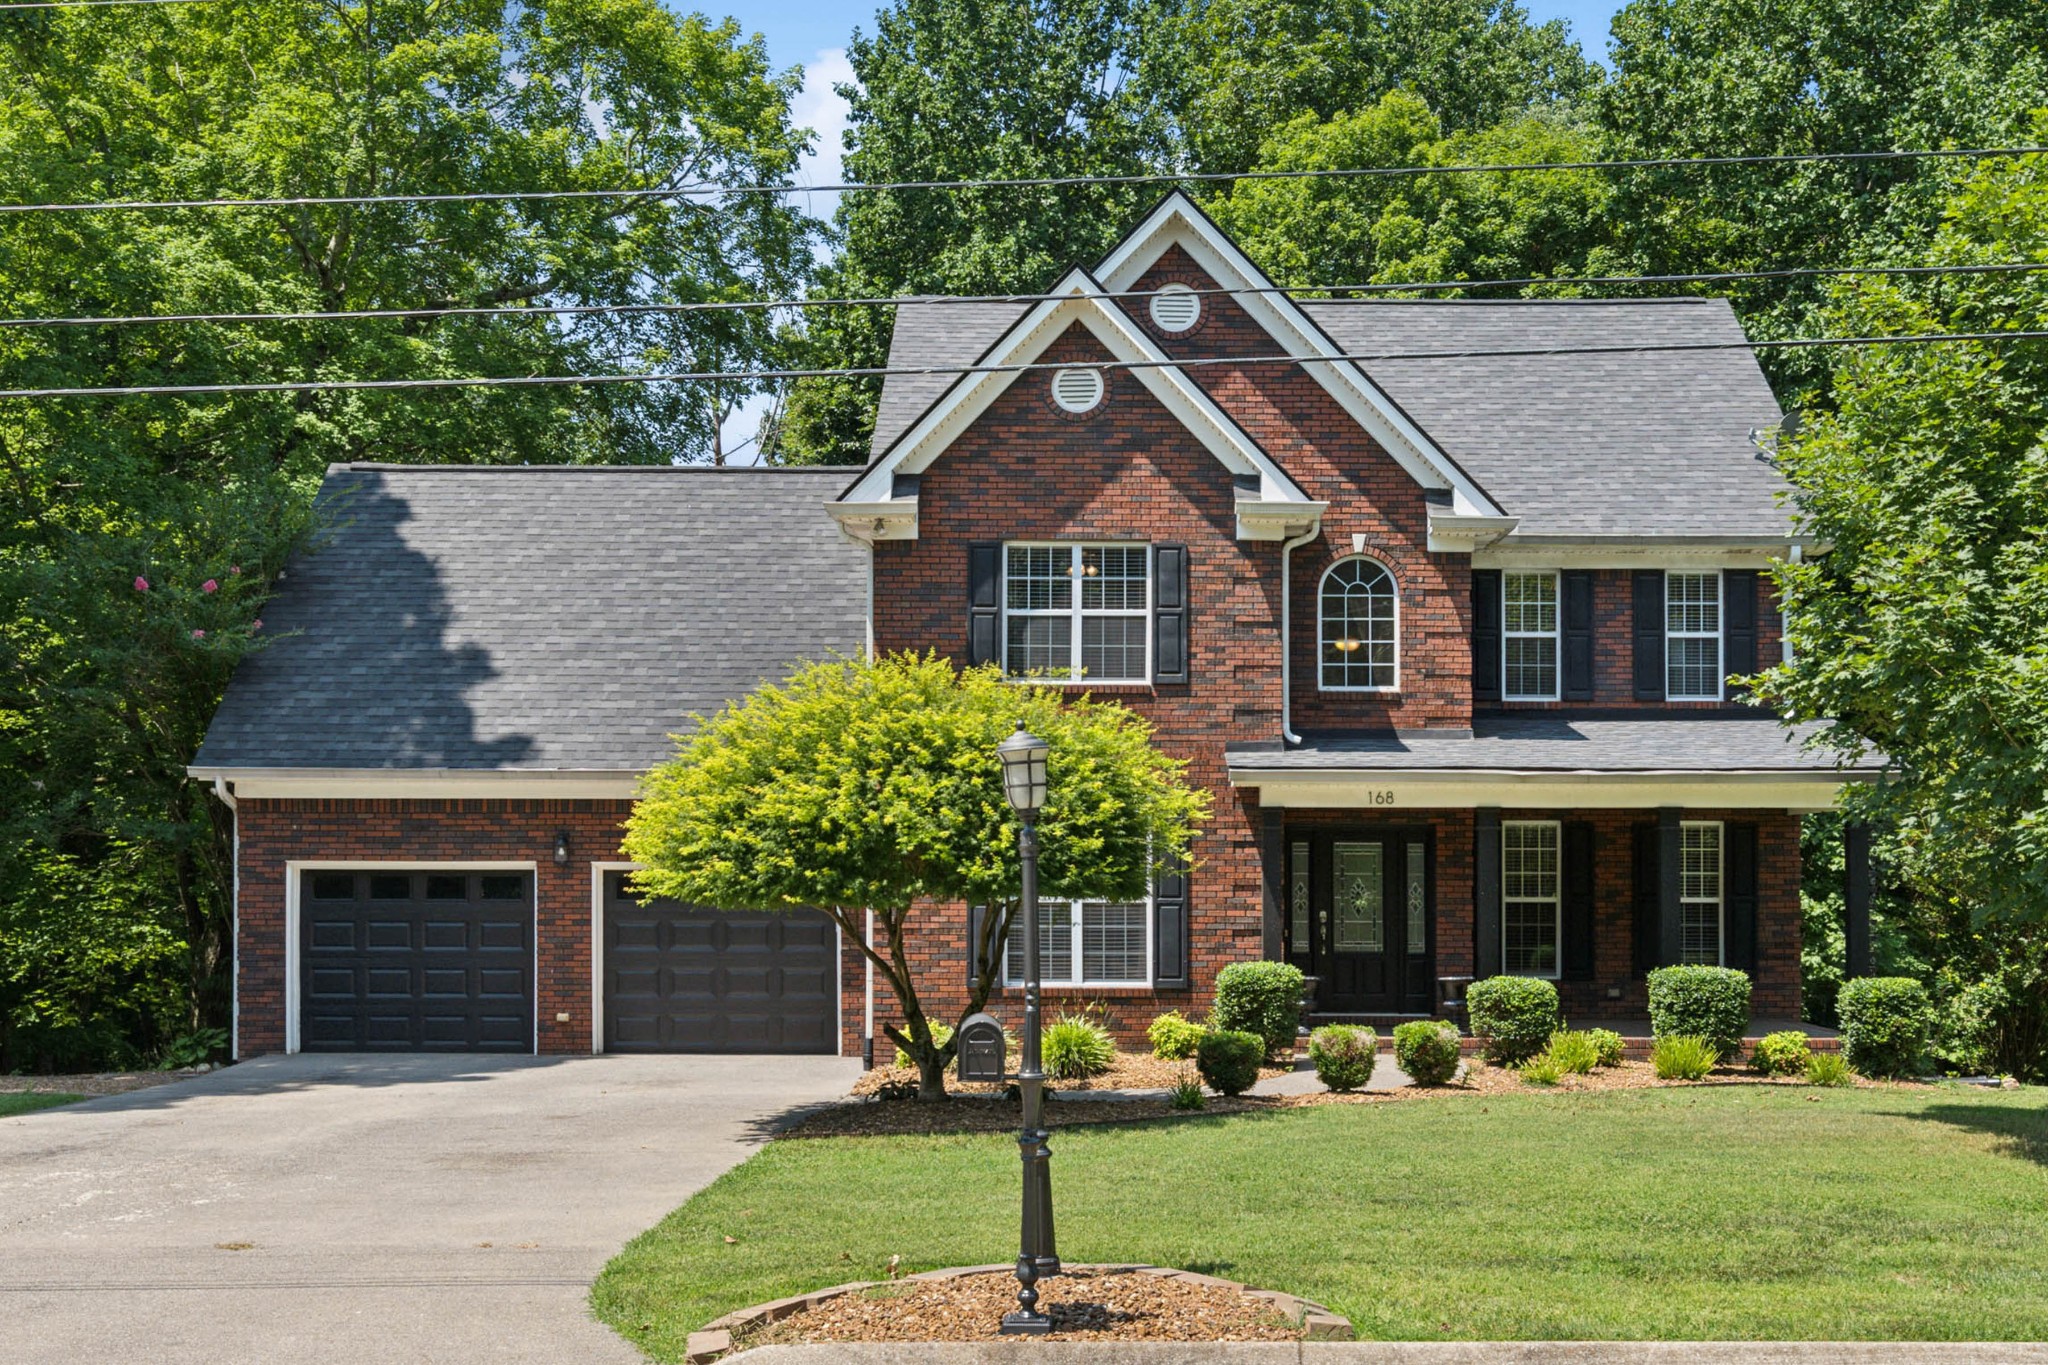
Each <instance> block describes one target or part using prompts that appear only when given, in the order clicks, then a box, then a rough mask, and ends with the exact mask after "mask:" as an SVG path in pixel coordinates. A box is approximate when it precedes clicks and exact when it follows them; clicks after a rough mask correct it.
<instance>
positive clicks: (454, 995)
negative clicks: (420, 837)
mask: <svg viewBox="0 0 2048 1365" xmlns="http://www.w3.org/2000/svg"><path fill="white" fill-rule="evenodd" d="M533 930H534V913H533V877H532V875H531V874H530V873H526V872H475V871H456V870H449V871H434V870H432V869H421V870H367V871H365V870H329V871H319V870H313V871H306V872H302V873H300V884H299V1046H300V1047H301V1048H302V1049H304V1050H305V1051H308V1052H531V1051H533V1046H534V1031H533V980H534V952H533V937H534V933H533Z"/></svg>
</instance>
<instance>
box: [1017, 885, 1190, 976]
mask: <svg viewBox="0 0 2048 1365" xmlns="http://www.w3.org/2000/svg"><path fill="white" fill-rule="evenodd" d="M1140 904H1142V905H1143V906H1144V907H1145V975H1144V978H1143V979H1142V980H1139V979H1132V980H1127V981H1126V980H1115V979H1111V980H1106V981H1105V980H1090V979H1083V978H1073V979H1069V980H1060V981H1055V980H1053V979H1052V978H1050V977H1046V976H1040V978H1039V985H1041V986H1044V987H1058V988H1059V989H1061V990H1150V989H1151V988H1152V979H1153V969H1154V968H1155V967H1156V966H1157V965H1158V964H1157V961H1156V957H1157V953H1156V950H1155V947H1154V945H1153V942H1152V937H1153V934H1154V932H1155V931H1156V929H1157V926H1158V915H1157V914H1156V913H1155V912H1154V910H1153V906H1152V896H1151V893H1150V892H1147V893H1146V894H1145V895H1143V896H1140V897H1138V898H1136V899H1134V900H1128V901H1079V900H1064V899H1060V900H1045V899H1041V900H1040V901H1039V902H1038V913H1039V915H1040V917H1041V918H1042V917H1043V916H1044V915H1045V913H1046V912H1047V911H1048V910H1055V909H1057V908H1058V907H1060V906H1065V907H1066V910H1067V915H1068V917H1069V918H1068V923H1069V924H1070V925H1071V926H1072V927H1073V935H1074V936H1073V939H1072V942H1073V945H1074V951H1073V959H1074V968H1075V970H1077V971H1078V970H1079V969H1080V967H1081V964H1082V963H1083V961H1085V957H1084V955H1083V953H1082V951H1081V907H1082V906H1083V905H1140ZM1023 922H1024V912H1023V910H1021V909H1020V910H1018V911H1017V913H1016V916H1015V917H1014V918H1013V919H1012V920H1011V922H1010V927H1011V928H1012V929H1016V928H1017V927H1018V926H1019V925H1021V924H1022V923H1023ZM1043 927H1044V926H1043V925H1042V924H1041V925H1040V928H1041V929H1043ZM1042 965H1043V964H1042V963H1041V966H1042ZM1002 982H1003V985H1004V986H1005V987H1021V986H1022V985H1023V984H1024V977H1023V974H1022V968H1021V966H1020V968H1019V971H1018V973H1017V974H1015V975H1012V973H1011V971H1010V939H1009V935H1007V934H1006V935H1004V936H1003V975H1002Z"/></svg>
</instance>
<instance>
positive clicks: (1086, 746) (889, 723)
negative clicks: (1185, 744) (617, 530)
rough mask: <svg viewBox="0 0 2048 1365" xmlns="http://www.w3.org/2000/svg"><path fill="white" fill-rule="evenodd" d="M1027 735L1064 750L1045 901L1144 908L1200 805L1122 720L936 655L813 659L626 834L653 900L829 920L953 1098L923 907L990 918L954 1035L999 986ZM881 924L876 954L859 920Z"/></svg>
mask: <svg viewBox="0 0 2048 1365" xmlns="http://www.w3.org/2000/svg"><path fill="white" fill-rule="evenodd" d="M1020 721H1021V722H1022V723H1023V724H1024V725H1025V726H1026V727H1028V728H1029V729H1030V730H1031V731H1032V732H1033V733H1034V734H1037V735H1038V736H1040V737H1041V738H1043V739H1045V740H1046V741H1047V742H1048V743H1050V744H1051V746H1052V755H1051V758H1050V759H1049V761H1048V765H1047V776H1048V779H1049V783H1050V791H1049V793H1048V796H1047V800H1046V805H1045V809H1044V810H1043V811H1042V812H1041V813H1040V814H1039V817H1038V831H1039V845H1040V850H1041V852H1040V856H1039V886H1040V888H1041V892H1042V894H1044V895H1046V896H1048V897H1062V898H1073V899H1087V900H1134V899H1137V898H1139V897H1141V896H1143V895H1144V894H1145V892H1146V890H1147V886H1148V883H1149V881H1150V877H1151V874H1152V871H1153V869H1154V868H1156V867H1158V866H1161V865H1162V864H1164V863H1166V862H1168V861H1169V860H1175V859H1179V858H1182V857H1184V856H1185V855H1186V852H1187V847H1188V841H1189V839H1190V837H1191V836H1192V834H1193V832H1194V828H1195V825H1196V824H1197V823H1198V822H1199V821H1201V820H1202V819H1204V818H1206V816H1207V813H1208V795H1207V793H1205V792H1201V791H1198V790H1195V789H1192V788H1190V787H1189V786H1188V785H1187V784H1186V782H1185V781H1184V779H1183V772H1184V770H1185V768H1186V763H1185V762H1184V761H1183V760H1180V759H1175V758H1171V757H1168V756H1167V755H1166V754H1163V753H1161V752H1160V751H1159V750H1158V749H1156V748H1155V747H1153V744H1152V727H1151V726H1150V725H1149V724H1147V723H1146V721H1145V720H1144V719H1143V718H1141V717H1140V716H1138V715H1137V714H1135V713H1134V712H1131V711H1128V710H1125V709H1124V708H1123V707H1121V706H1118V705H1115V704H1112V703H1107V702H1095V701H1091V700H1089V699H1087V698H1086V697H1081V698H1078V699H1073V700H1069V699H1067V698H1065V697H1063V696H1062V695H1061V694H1060V693H1059V692H1057V691H1054V690H1052V689H1050V688H1042V687H1033V686H1028V685H1019V684H1016V683H1012V682H1008V681H1005V680H1004V678H1003V677H1002V675H1001V674H1000V673H999V672H998V671H997V670H996V669H994V668H975V669H968V670H966V671H964V672H959V671H956V670H955V668H954V666H953V665H952V664H951V663H949V662H947V661H946V660H944V659H941V658H939V657H937V656H936V655H923V656H920V655H915V654H908V653H905V654H899V655H893V656H889V657H885V658H882V659H879V660H876V661H873V662H867V661H860V660H841V661H836V662H830V663H821V664H815V665H812V666H810V667H808V668H806V669H804V670H803V671H801V672H799V673H798V674H797V675H796V676H795V677H793V678H791V679H790V680H789V681H788V682H787V683H784V684H782V685H780V686H765V687H762V688H761V689H760V690H759V691H757V692H755V693H754V694H753V695H751V696H749V697H747V698H745V699H744V700H741V701H738V702H734V703H732V704H731V705H729V706H727V707H726V708H725V710H723V711H721V712H720V713H719V714H718V715H716V716H714V717H712V718H710V719H708V720H705V721H703V722H702V723H701V725H700V726H699V727H698V729H697V730H696V732H695V733H694V734H691V735H689V736H687V737H685V738H682V739H681V740H680V742H679V743H680V747H679V751H678V753H677V755H676V757H675V758H673V759H671V760H670V761H669V762H667V763H664V764H662V765H660V766H659V767H657V768H655V769H654V770H653V771H652V772H650V773H649V774H648V775H647V778H646V780H645V781H644V783H643V784H642V787H641V794H640V799H639V800H638V802H636V803H635V805H634V807H633V813H632V815H631V817H630V818H629V819H628V820H627V822H626V840H625V847H626V852H627V855H628V856H629V857H631V858H633V859H634V860H635V861H636V862H639V863H641V864H643V870H642V871H640V872H639V873H637V874H636V875H635V879H634V880H635V883H636V886H637V888H638V889H639V890H640V891H641V892H643V893H645V894H648V895H656V896H673V897H675V898H677V899H679V900H684V901H690V902H693V903H696V904H700V905H710V906H715V907H718V908H720V909H733V910H738V909H766V910H792V909H799V908H816V909H820V910H823V911H824V912H825V913H826V914H827V915H829V916H830V917H831V918H832V919H833V921H834V922H835V923H837V924H838V926H839V928H840V931H841V932H842V933H843V934H844V935H845V937H846V941H847V942H849V943H853V944H856V945H858V946H859V948H860V950H861V953H862V954H863V955H864V956H865V957H866V958H867V959H868V961H869V962H871V963H873V964H874V968H875V971H876V972H877V973H878V974H879V975H880V976H881V978H882V980H883V981H884V982H886V983H887V984H888V987H889V989H890V990H891V991H892V992H893V993H894V994H895V997H896V1003H897V1006H898V1008H899V1010H900V1011H901V1013H902V1016H903V1023H902V1025H901V1026H900V1027H899V1026H897V1025H894V1024H891V1025H887V1026H885V1028H884V1030H883V1031H884V1032H885V1033H886V1034H887V1035H888V1036H889V1037H890V1038H891V1039H893V1040H894V1041H895V1042H896V1044H897V1045H898V1046H900V1047H901V1048H902V1049H903V1050H904V1052H905V1053H907V1054H908V1055H910V1056H911V1057H913V1058H914V1059H916V1062H917V1068H918V1077H919V1095H920V1097H921V1098H925V1099H943V1098H945V1094H946V1082H945V1068H946V1063H947V1062H948V1061H949V1060H950V1059H951V1057H952V1055H953V1049H954V1044H953V1043H952V1042H951V1041H950V1040H949V1041H948V1042H946V1043H944V1044H939V1043H937V1042H934V1040H933V1038H932V1021H931V1017H930V1015H929V1013H928V1011H927V1008H926V1006H925V1004H924V1002H923V1001H922V1000H921V999H920V998H919V994H918V989H919V983H918V982H917V981H916V980H915V979H914V977H913V976H912V973H911V967H910V937H911V912H912V909H913V907H914V906H916V905H918V904H919V903H920V902H933V901H937V902H945V903H956V904H957V903H960V902H966V903H968V904H973V905H986V906H988V907H989V913H988V914H986V915H984V916H982V917H981V921H982V927H981V932H980V938H979V942H977V943H974V944H971V945H969V946H970V950H971V951H972V952H973V960H974V963H975V970H974V972H973V976H972V980H971V983H970V985H969V988H968V992H967V1002H966V1005H965V1008H963V1009H962V1010H961V1012H960V1014H959V1016H958V1018H956V1019H954V1020H952V1021H950V1022H951V1023H952V1025H953V1026H954V1027H955V1028H956V1029H957V1027H958V1025H959V1023H960V1022H961V1021H962V1020H964V1019H966V1017H967V1016H968V1015H970V1014H974V1013H975V1012H977V1011H979V1010H980V1009H982V1008H983V1006H984V1005H985V1004H986V1003H987V1001H988V996H989V992H990V990H991V989H992V988H993V987H994V985H995V978H996V972H997V970H998V964H999V963H1000V961H1001V953H1000V945H1001V944H1002V943H1003V941H1004V938H1005V936H1006V935H1007V934H1008V933H1009V928H1010V920H1011V917H1012V915H1013V914H1014V913H1015V911H1016V908H1017V903H1018V895H1019V885H1020V877H1021V866H1020V863H1019V857H1018V851H1017V820H1016V816H1015V814H1014V813H1013V812H1012V811H1011V809H1010V806H1009V803H1008V801H1007V800H1005V798H1004V796H1003V781H1002V765H1001V763H1000V761H999V760H998V759H997V757H996V746H997V745H998V744H1000V743H1001V742H1002V741H1003V740H1004V739H1005V738H1007V737H1008V736H1009V734H1010V733H1011V732H1012V731H1013V730H1014V729H1015V728H1016V726H1017V724H1018V723H1019V722H1020ZM869 911H872V912H873V913H874V941H873V942H872V943H870V942H868V938H867V926H866V922H865V921H866V916H867V913H868V912H869Z"/></svg>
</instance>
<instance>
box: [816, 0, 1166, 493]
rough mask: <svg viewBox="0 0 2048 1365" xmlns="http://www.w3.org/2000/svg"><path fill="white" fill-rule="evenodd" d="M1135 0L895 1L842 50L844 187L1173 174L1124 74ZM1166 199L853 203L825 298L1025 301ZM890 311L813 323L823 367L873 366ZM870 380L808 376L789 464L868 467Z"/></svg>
mask: <svg viewBox="0 0 2048 1365" xmlns="http://www.w3.org/2000/svg"><path fill="white" fill-rule="evenodd" d="M1138 19H1139V10H1138V6H1137V4H1136V3H1135V2H1134V0H896V3H894V4H892V5H890V6H889V7H888V8H886V9H884V10H882V11H881V12H880V13H878V14H877V15H876V16H875V31H874V33H873V34H872V35H870V34H866V33H863V32H861V31H859V30H855V32H854V35H853V41H852V42H851V43H850V44H849V45H848V47H847V60H848V61H849V63H850V64H851V65H852V67H853V71H854V76H855V83H853V84H850V85H842V86H840V87H839V93H840V94H841V95H842V96H844V97H845V99H846V100H847V103H848V106H849V109H848V115H847V133H846V146H847V151H846V179H847V181H848V182H849V183H869V184H875V183H883V182H902V181H919V180H990V179H1030V178H1035V177H1043V176H1090V175H1099V176H1116V175H1130V174H1140V173H1144V172H1147V171H1154V170H1158V169H1160V168H1161V167H1162V166H1163V165H1164V164H1165V160H1166V146H1167V144H1166V138H1165V130H1164V126H1163V120H1162V119H1161V117H1160V114H1159V111H1158V110H1157V109H1156V108H1154V107H1152V106H1150V105H1148V104H1147V103H1146V101H1145V99H1144V98H1143V97H1142V96H1141V95H1140V93H1139V92H1138V90H1137V87H1136V84H1135V83H1134V82H1133V81H1132V80H1131V79H1130V78H1129V75H1130V72H1131V71H1133V70H1134V69H1135V68H1136V66H1137V64H1138V61H1139V56H1140V31H1139V24H1138ZM1158 194H1159V190H1158V187H1157V186H1151V185H1144V186H1133V185H1100V184H1088V185H1063V186H1046V187H1027V188H1008V189H1005V188H988V189H974V190H964V191H951V192H948V191H942V190H941V191H934V190H855V191H851V192H849V193H847V194H845V195H843V196H842V197H841V199H840V204H839V209H838V211H837V213H836V214H835V216H834V219H833V228H834V239H835V242H836V244H837V246H838V254H837V255H836V257H835V258H834V259H833V261H832V262H831V263H830V265H828V266H827V267H826V268H824V269H823V270H821V271H820V273H819V276H818V283H817V292H818V293H819V294H820V295H821V296H823V297H848V296H857V297H879V298H887V297H892V296H895V295H899V294H919V293H945V294H983V293H1013V292H1014V293H1023V292H1031V291H1034V290H1038V289H1042V288H1045V287H1046V286H1048V285H1049V284H1051V282H1052V280H1053V277H1055V276H1056V275H1057V274H1058V273H1059V272H1060V271H1062V270H1064V269H1066V268H1067V267H1069V266H1074V265H1079V264H1083V263H1087V262H1092V261H1094V260H1096V259H1097V258H1099V257H1100V256H1101V255H1102V254H1103V253H1104V252H1105V251H1106V250H1107V249H1108V248H1109V246H1110V244H1111V243H1113V242H1114V241H1115V240H1116V238H1117V237H1118V235H1119V234H1121V233H1122V232H1123V231H1124V229H1125V227H1126V226H1127V225H1128V224H1129V221H1130V219H1131V218H1132V216H1133V215H1134V214H1135V213H1136V212H1137V211H1138V210H1139V208H1140V206H1141V205H1142V204H1144V203H1145V202H1147V201H1149V200H1151V199H1154V198H1156V197H1158ZM892 319H893V310H892V309H888V308H865V309H858V308H857V309H843V310H834V311H832V312H829V313H820V312H814V313H813V314H812V315H811V317H810V318H809V320H808V331H807V334H806V336H807V341H808V345H807V347H806V348H805V352H804V353H805V354H806V355H808V356H809V357H810V358H811V361H812V363H814V364H815V365H818V366H821V367H822V366H834V365H843V366H877V365H881V364H882V363H883V362H884V361H885V360H886V359H887V357H888V350H889V329H890V326H891V323H892ZM880 393H881V385H880V382H879V381H875V380H847V379H823V380H807V381H801V382H799V383H797V384H795V385H794V386H792V389H791V391H790V394H789V399H788V406H787V412H786V415H785V417H784V420H783V422H782V424H781V427H780V430H779V432H778V440H779V442H780V447H779V451H778V455H779V458H781V459H783V460H785V461H787V462H789V463H817V464H863V463H865V462H866V460H867V458H868V438H869V436H870V434H871V433H872V431H873V429H874V414H875V402H876V399H877V397H878V396H879V394H880Z"/></svg>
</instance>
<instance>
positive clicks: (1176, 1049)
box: [1145, 1010, 1208, 1062]
mask: <svg viewBox="0 0 2048 1365" xmlns="http://www.w3.org/2000/svg"><path fill="white" fill-rule="evenodd" d="M1207 1031H1208V1030H1206V1029H1204V1028H1203V1027H1202V1025H1201V1024H1199V1023H1197V1022H1196V1021H1195V1020H1193V1019H1189V1018H1185V1017H1184V1016H1183V1015H1182V1014H1181V1012H1180V1011H1179V1010H1168V1011H1167V1012H1166V1013H1164V1014H1162V1015H1160V1016H1159V1017H1158V1018H1157V1019H1154V1020H1153V1021H1152V1023H1151V1026H1150V1027H1148V1028H1147V1029H1146V1030H1145V1036H1146V1037H1147V1038H1149V1039H1150V1040H1151V1041H1152V1055H1153V1056H1154V1057H1157V1058H1158V1059H1159V1060H1160V1061H1162V1062H1184V1061H1186V1060H1187V1059H1188V1058H1190V1057H1192V1056H1194V1055H1195V1044H1196V1043H1199V1042H1201V1041H1202V1035H1203V1034H1204V1033H1206V1032H1207Z"/></svg>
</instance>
